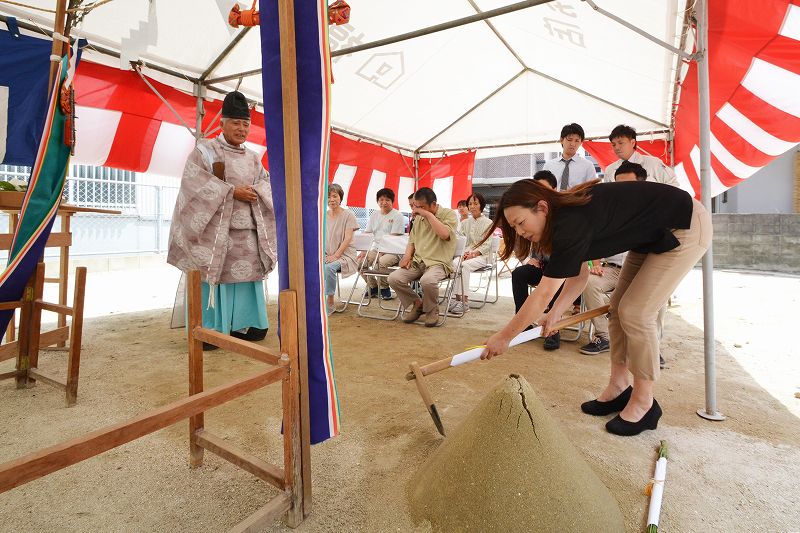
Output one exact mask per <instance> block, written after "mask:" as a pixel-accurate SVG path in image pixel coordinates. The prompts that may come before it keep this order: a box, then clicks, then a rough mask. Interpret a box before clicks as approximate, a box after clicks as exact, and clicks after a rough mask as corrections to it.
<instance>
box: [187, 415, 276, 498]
mask: <svg viewBox="0 0 800 533" xmlns="http://www.w3.org/2000/svg"><path fill="white" fill-rule="evenodd" d="M192 438H193V439H194V441H195V443H197V445H198V446H202V447H203V448H204V449H206V450H208V451H210V452H212V453H214V454H216V455H218V456H219V457H222V458H223V459H225V460H226V461H228V462H229V463H231V464H232V465H234V466H238V467H239V468H241V469H242V470H244V471H245V472H250V473H251V474H253V475H254V476H256V477H257V478H258V479H261V480H264V481H266V482H267V483H269V484H270V485H273V486H275V487H278V488H279V489H281V490H283V489H284V488H285V483H284V481H283V475H284V474H283V469H282V468H279V467H277V466H275V465H273V464H270V463H268V462H266V461H263V460H261V459H259V458H258V457H256V456H254V455H252V454H249V453H247V452H246V451H244V450H240V449H238V448H236V447H235V446H233V445H231V444H229V443H227V442H225V441H224V440H223V439H221V438H220V437H217V436H216V435H214V434H213V433H209V432H208V431H206V430H204V429H201V430H199V431H198V432H197V433H195V434H194V436H193V437H192Z"/></svg>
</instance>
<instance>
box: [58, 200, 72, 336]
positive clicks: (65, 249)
mask: <svg viewBox="0 0 800 533" xmlns="http://www.w3.org/2000/svg"><path fill="white" fill-rule="evenodd" d="M70 217H71V214H70V213H65V214H63V215H61V233H66V234H67V235H69V220H70ZM68 280H69V246H62V247H61V248H60V252H59V257H58V303H59V304H61V305H67V289H68V287H67V282H68ZM66 325H67V317H66V315H61V314H59V315H58V327H60V328H62V327H64V326H66ZM58 346H66V343H65V342H61V343H59V344H58Z"/></svg>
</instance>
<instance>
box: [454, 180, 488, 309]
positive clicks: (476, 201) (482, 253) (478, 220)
mask: <svg viewBox="0 0 800 533" xmlns="http://www.w3.org/2000/svg"><path fill="white" fill-rule="evenodd" d="M467 207H468V208H469V212H470V214H472V218H465V219H464V220H462V221H461V233H462V235H464V236H465V237H466V238H467V244H466V246H465V247H464V255H463V256H462V263H461V279H460V280H459V279H457V280H456V282H455V283H456V299H455V300H453V302H452V303H451V304H450V308H449V309H448V311H450V312H451V313H456V314H464V313H466V312H467V311H469V295H468V293H469V275H470V274H471V273H472V272H475V271H476V270H477V269H479V268H481V267H485V266H486V265H488V264H489V258H490V257H489V256H490V255H491V254H492V240H491V239H486V240H485V241H484V237H485V236H486V231H487V230H488V229H489V228H490V227H491V225H492V220H491V219H490V218H489V217H487V216H484V215H483V209H484V208H485V207H486V200H485V199H484V198H483V195H482V194H481V193H479V192H476V193H472V194H471V195H470V197H469V198H467Z"/></svg>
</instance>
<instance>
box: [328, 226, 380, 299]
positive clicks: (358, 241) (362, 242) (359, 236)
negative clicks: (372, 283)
mask: <svg viewBox="0 0 800 533" xmlns="http://www.w3.org/2000/svg"><path fill="white" fill-rule="evenodd" d="M353 246H354V247H355V249H356V251H357V252H364V257H363V258H362V259H361V261H359V262H358V271H357V272H356V274H355V276H356V279H355V281H353V286H352V287H351V288H350V294H349V295H348V297H347V300H342V294H341V290H340V282H341V279H342V275H341V273H339V274H337V275H336V294H337V296H338V297H339V303H338V304H336V306H335V307H334V308H333V310H334V312H335V313H341V312H342V311H344V310H345V309H347V306H348V305H351V304H352V305H358V304H359V303H360V300H353V293H354V292H355V290H356V287H357V286H358V280H359V279H361V275H360V274H361V271H362V270H363V269H364V268H365V265H366V262H367V255H366V254H367V253H368V252H369V251H370V250H371V249H372V248H373V247H374V246H375V238H374V235H373V234H371V233H362V232H360V231H357V232H355V233H353Z"/></svg>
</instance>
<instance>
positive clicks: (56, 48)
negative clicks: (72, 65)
mask: <svg viewBox="0 0 800 533" xmlns="http://www.w3.org/2000/svg"><path fill="white" fill-rule="evenodd" d="M66 18H67V0H59V2H58V4H57V5H56V18H55V22H53V30H54V32H55V33H60V34H64V33H66V32H65V31H64V22H65V19H66ZM52 37H53V48H52V49H51V51H50V55H52V56H58V57H59V59H57V60H54V59H51V60H50V78H49V79H48V80H47V90H48V91H49V90H50V87H52V86H53V80H54V79H55V77H56V75H57V73H58V71H59V65H61V59H60V58H61V56H62V55H64V43H63V42H62V41H60V40H59V39H58V38H56V36H55V35H52ZM47 99H48V101H49V100H50V94H49V93H48V94H47Z"/></svg>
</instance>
